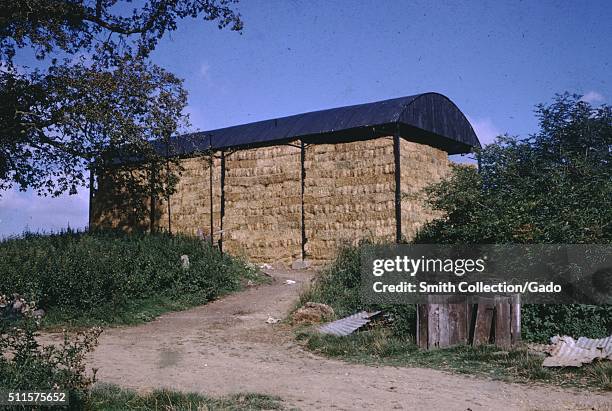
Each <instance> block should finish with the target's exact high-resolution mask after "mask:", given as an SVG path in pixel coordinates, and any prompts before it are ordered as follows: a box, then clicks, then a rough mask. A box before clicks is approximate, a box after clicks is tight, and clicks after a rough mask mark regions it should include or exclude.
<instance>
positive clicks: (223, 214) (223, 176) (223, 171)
mask: <svg viewBox="0 0 612 411" xmlns="http://www.w3.org/2000/svg"><path fill="white" fill-rule="evenodd" d="M220 179H221V182H220V184H221V216H220V219H219V231H220V233H219V251H221V252H223V217H224V216H225V151H223V150H222V151H221V177H220Z"/></svg>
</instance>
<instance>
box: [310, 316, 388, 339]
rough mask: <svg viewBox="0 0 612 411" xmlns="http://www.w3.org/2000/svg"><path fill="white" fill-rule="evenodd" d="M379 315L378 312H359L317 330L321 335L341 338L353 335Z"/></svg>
mask: <svg viewBox="0 0 612 411" xmlns="http://www.w3.org/2000/svg"><path fill="white" fill-rule="evenodd" d="M378 314H380V311H375V312H372V313H369V312H367V311H361V312H358V313H356V314H353V315H349V316H348V317H345V318H342V319H340V320H336V321H332V322H330V323H326V324H323V325H321V326H319V327H318V328H317V331H319V332H320V333H321V334H329V335H335V336H336V337H343V336H346V335H349V334H352V333H354V332H355V331H357V330H358V329H359V328H361V327H363V326H364V325H366V324H367V323H369V322H370V320H371V319H372V317H374V316H376V315H378Z"/></svg>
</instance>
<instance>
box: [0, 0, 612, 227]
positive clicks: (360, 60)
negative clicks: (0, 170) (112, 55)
mask: <svg viewBox="0 0 612 411" xmlns="http://www.w3.org/2000/svg"><path fill="white" fill-rule="evenodd" d="M238 8H239V10H240V12H241V14H242V16H243V18H244V21H245V29H244V33H243V34H242V35H241V34H238V33H235V32H230V31H228V30H222V31H220V30H218V29H217V28H216V25H215V24H211V23H207V22H202V21H199V20H186V21H182V22H180V23H179V29H178V30H177V31H176V32H173V33H171V34H170V35H169V36H167V37H166V38H164V40H163V41H162V42H161V43H160V44H159V46H158V48H157V49H156V50H155V52H154V53H153V55H152V58H153V60H154V62H155V63H157V64H159V65H161V66H162V67H165V68H167V69H169V70H170V71H172V72H174V73H175V74H177V75H178V76H179V77H181V78H183V79H185V87H186V89H187V90H188V91H189V105H188V108H187V110H188V112H189V113H190V115H191V122H192V123H193V128H194V129H202V130H205V129H211V128H217V127H223V126H229V125H233V124H240V123H245V122H250V121H256V120H261V119H266V118H272V117H279V116H284V115H289V114H296V113H300V112H305V111H311V110H317V109H323V108H330V107H336V106H342V105H349V104H358V103H364V102H368V101H376V100H382V99H387V98H392V97H398V96H403V95H409V94H415V93H420V92H425V91H437V92H440V93H442V94H445V95H447V96H448V97H450V98H451V99H452V100H453V101H454V102H455V103H456V104H457V105H458V106H459V108H460V109H461V110H462V111H463V112H464V113H465V114H466V115H467V116H468V118H469V119H470V121H471V122H472V125H473V126H474V128H475V130H476V132H477V134H478V136H479V138H480V139H481V141H482V142H484V143H486V142H489V141H491V140H492V138H493V137H494V136H495V135H497V134H500V133H509V134H517V135H527V134H529V133H531V132H534V131H535V129H536V127H537V123H536V120H535V118H534V116H533V108H534V105H535V104H537V103H539V102H547V101H550V99H551V98H552V96H553V95H554V94H555V93H558V92H563V91H569V92H575V93H580V94H584V95H585V99H588V100H589V101H591V102H592V103H594V104H601V103H607V104H610V103H611V100H612V86H611V83H610V82H611V80H612V76H610V72H611V67H610V64H611V56H612V49H611V47H610V39H611V38H612V24H611V23H610V22H611V21H612V7H610V5H609V3H608V4H607V2H604V1H601V2H597V1H586V2H548V1H537V2H536V1H533V2H532V1H523V2H503V1H495V2H415V1H410V2H409V1H290V0H286V1H243V3H242V4H239V5H238ZM17 62H18V63H19V60H18V61H17ZM26 63H27V62H25V63H24V64H26ZM86 223H87V192H86V191H83V192H81V193H79V195H76V196H70V197H69V196H65V197H61V198H57V199H48V198H43V199H41V198H38V197H36V196H35V195H34V194H32V193H29V192H26V193H19V192H15V191H12V192H6V193H3V194H2V198H0V236H3V235H9V234H15V233H20V232H22V231H23V230H24V229H25V228H26V227H28V228H29V229H31V230H57V229H60V228H62V227H66V226H67V225H68V224H69V225H70V226H71V227H82V226H84V225H86Z"/></svg>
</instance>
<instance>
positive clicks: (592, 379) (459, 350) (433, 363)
mask: <svg viewBox="0 0 612 411" xmlns="http://www.w3.org/2000/svg"><path fill="white" fill-rule="evenodd" d="M297 338H298V340H300V341H301V342H302V343H303V344H304V345H305V346H306V347H307V348H308V349H309V350H311V351H314V352H316V353H319V354H322V355H325V356H328V357H335V358H339V359H342V360H345V361H349V362H353V363H362V364H368V365H392V366H403V367H425V368H435V369H440V370H446V371H452V372H456V373H461V374H470V375H476V376H481V377H488V378H492V379H497V380H502V381H509V382H520V383H533V382H540V383H546V384H553V385H557V386H563V387H579V388H589V389H598V390H605V391H611V390H612V383H611V381H612V363H611V362H609V361H606V362H598V363H593V364H587V365H584V366H582V367H581V368H569V367H568V368H560V369H559V368H554V369H553V368H544V367H542V361H543V358H542V357H539V356H536V355H533V354H530V353H528V352H527V350H524V349H518V350H512V351H502V350H500V349H499V348H497V347H494V346H481V347H469V346H458V347H454V348H449V349H441V350H431V351H425V350H419V348H418V347H417V346H416V344H415V343H414V340H413V339H412V338H410V337H398V336H396V335H394V334H393V333H392V332H391V330H389V329H387V328H375V329H371V330H366V331H362V332H357V333H355V334H352V335H349V336H347V337H334V336H330V335H322V334H318V333H310V332H308V331H303V330H302V331H298V333H297Z"/></svg>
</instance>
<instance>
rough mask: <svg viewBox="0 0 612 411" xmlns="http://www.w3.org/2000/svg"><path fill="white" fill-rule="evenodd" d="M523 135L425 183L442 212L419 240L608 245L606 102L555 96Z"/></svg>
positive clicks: (609, 126)
mask: <svg viewBox="0 0 612 411" xmlns="http://www.w3.org/2000/svg"><path fill="white" fill-rule="evenodd" d="M536 114H537V117H538V119H539V123H540V130H539V131H538V132H537V133H536V134H534V135H533V136H531V137H530V138H528V139H525V140H520V139H518V138H516V137H508V136H505V137H500V138H498V140H497V141H496V142H495V143H493V144H489V145H487V146H486V147H484V148H483V149H481V150H480V151H478V152H477V153H476V157H477V159H478V161H479V165H480V168H479V169H476V168H474V167H466V166H455V167H454V169H453V172H452V173H451V176H450V178H449V179H448V180H445V181H442V182H441V183H439V184H436V185H433V186H432V187H430V188H429V189H428V198H429V203H430V204H431V206H432V207H433V208H434V209H436V210H438V211H441V212H442V214H443V215H444V217H442V218H439V219H437V220H434V221H432V222H431V223H429V224H427V225H426V226H425V227H424V228H423V229H422V230H421V231H420V232H419V233H418V235H417V238H416V242H419V243H444V244H505V243H517V244H609V243H610V242H611V240H612V230H610V224H611V222H612V208H611V207H610V198H612V168H611V164H610V160H611V158H610V147H612V107H610V106H607V105H602V106H601V107H599V108H593V107H591V106H590V105H589V104H588V103H586V102H584V101H581V100H580V99H579V96H570V95H568V94H563V95H558V96H557V97H556V98H555V100H554V101H553V103H552V104H550V105H539V106H538V107H537V110H536Z"/></svg>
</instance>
